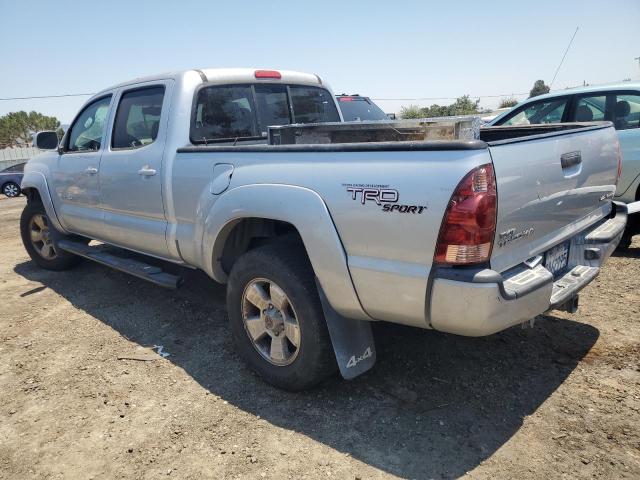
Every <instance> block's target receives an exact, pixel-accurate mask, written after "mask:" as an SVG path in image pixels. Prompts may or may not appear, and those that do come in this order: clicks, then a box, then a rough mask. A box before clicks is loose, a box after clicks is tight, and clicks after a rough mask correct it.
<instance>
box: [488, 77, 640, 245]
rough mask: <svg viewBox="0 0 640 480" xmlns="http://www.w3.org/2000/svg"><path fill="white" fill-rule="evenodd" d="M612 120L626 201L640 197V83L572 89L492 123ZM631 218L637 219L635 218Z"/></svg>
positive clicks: (632, 226)
mask: <svg viewBox="0 0 640 480" xmlns="http://www.w3.org/2000/svg"><path fill="white" fill-rule="evenodd" d="M602 120H609V121H611V122H613V124H614V126H615V128H616V131H617V133H618V140H619V142H620V149H621V151H622V172H621V174H620V181H619V182H618V187H617V189H616V195H615V199H616V200H618V201H621V202H625V203H631V202H635V201H638V200H640V83H638V82H624V83H618V84H612V85H601V86H592V87H581V88H572V89H570V90H560V91H557V92H553V93H549V94H546V95H540V96H537V97H534V98H530V99H528V100H525V101H524V102H522V103H520V104H518V105H517V106H515V107H514V108H513V109H511V110H509V111H507V112H505V113H503V114H502V115H500V116H498V117H497V118H495V119H494V120H493V121H491V122H490V123H489V125H494V126H497V125H504V126H518V125H531V124H537V123H558V122H593V121H602ZM631 218H632V219H633V220H631ZM631 218H630V221H629V224H628V227H627V233H626V235H625V237H624V238H623V239H622V241H621V242H620V244H621V246H623V247H624V246H628V245H629V243H630V242H631V236H632V235H634V234H638V233H640V222H639V221H638V216H637V215H636V216H635V217H631Z"/></svg>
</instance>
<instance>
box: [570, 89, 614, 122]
mask: <svg viewBox="0 0 640 480" xmlns="http://www.w3.org/2000/svg"><path fill="white" fill-rule="evenodd" d="M608 119H609V118H608V115H607V95H606V94H604V95H594V96H592V97H578V98H576V109H575V112H574V113H573V121H575V122H601V121H603V120H608Z"/></svg>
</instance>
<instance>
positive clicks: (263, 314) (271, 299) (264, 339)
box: [241, 278, 300, 366]
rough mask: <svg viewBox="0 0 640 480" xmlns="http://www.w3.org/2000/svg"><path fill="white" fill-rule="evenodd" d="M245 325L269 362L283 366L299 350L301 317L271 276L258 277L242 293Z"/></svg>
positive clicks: (254, 343)
mask: <svg viewBox="0 0 640 480" xmlns="http://www.w3.org/2000/svg"><path fill="white" fill-rule="evenodd" d="M241 308H242V320H243V323H244V329H245V331H246V332H247V335H248V336H249V339H250V340H251V343H252V344H253V347H254V348H255V349H256V350H257V351H258V353H259V354H260V355H261V356H262V357H263V358H264V359H265V360H267V361H268V362H270V363H272V364H274V365H279V366H284V365H289V364H290V363H291V362H293V361H294V360H295V359H296V357H297V355H298V351H299V350H300V325H299V324H298V317H297V316H296V312H295V310H294V308H293V305H292V304H291V301H290V300H289V297H287V295H286V294H285V293H284V291H283V290H282V289H281V288H280V287H279V286H278V285H276V284H275V283H274V282H272V281H271V280H267V279H265V278H257V279H255V280H252V281H251V282H249V283H248V284H247V286H246V287H245V289H244V292H243V293H242V306H241Z"/></svg>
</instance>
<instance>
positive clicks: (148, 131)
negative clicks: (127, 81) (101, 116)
mask: <svg viewBox="0 0 640 480" xmlns="http://www.w3.org/2000/svg"><path fill="white" fill-rule="evenodd" d="M163 99H164V87H162V86H159V87H150V88H141V89H137V90H131V91H129V92H125V93H123V94H122V96H121V97H120V103H119V104H118V110H117V112H116V119H115V122H113V135H112V136H111V148H114V149H116V148H120V149H121V148H140V147H144V146H145V145H149V144H151V143H153V142H154V141H155V139H156V138H157V137H158V129H159V128H160V114H161V113H162V101H163Z"/></svg>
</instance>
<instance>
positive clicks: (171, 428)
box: [0, 198, 640, 480]
mask: <svg viewBox="0 0 640 480" xmlns="http://www.w3.org/2000/svg"><path fill="white" fill-rule="evenodd" d="M23 204H24V199H11V200H10V199H5V198H2V199H1V200H0V247H1V248H0V306H1V307H0V308H1V312H2V313H1V315H0V420H1V423H0V478H1V479H16V478H43V479H44V478H47V479H54V478H82V479H89V478H96V479H98V478H101V479H102V478H104V479H110V478H155V479H157V478H164V477H167V478H193V479H200V478H216V479H218V478H225V479H226V478H243V479H255V478H257V479H260V478H285V479H287V478H290V479H299V478H323V479H326V478H337V479H358V478H359V479H363V480H364V479H369V478H420V479H423V478H425V479H426V478H454V477H460V476H465V475H467V476H468V477H470V478H576V477H579V478H587V477H589V478H590V477H598V478H616V479H617V478H640V428H639V423H640V315H639V310H640V295H639V294H638V291H639V288H640V242H639V241H638V240H640V238H639V237H636V239H637V240H636V243H635V244H634V247H635V248H634V249H632V250H631V252H630V253H627V254H625V255H624V256H617V257H615V258H612V259H611V260H610V261H609V263H608V264H607V266H606V268H605V269H604V271H603V272H602V274H601V275H600V277H599V278H598V279H596V281H595V282H594V283H593V284H592V285H591V286H589V287H588V288H587V289H586V291H585V292H584V294H583V295H582V297H581V308H580V310H579V312H578V313H577V314H574V315H569V314H566V313H559V312H553V313H552V314H551V315H547V316H544V317H540V318H538V320H537V322H536V324H535V327H534V328H533V329H521V328H520V327H517V328H513V329H510V330H508V331H506V332H503V333H501V334H498V335H493V336H491V337H487V338H480V339H468V338H462V337H455V336H450V335H444V334H439V333H436V332H431V331H420V330H415V329H409V328H403V327H398V326H394V325H379V326H377V328H376V329H375V334H376V341H377V345H378V364H377V366H376V367H375V368H374V370H373V371H371V372H369V373H368V374H366V375H364V376H362V377H361V378H358V379H356V380H354V381H352V382H346V381H342V380H340V379H339V378H335V379H332V380H330V381H328V382H327V383H326V384H325V385H323V386H322V387H321V388H318V389H316V390H314V391H311V392H307V393H301V394H289V393H284V392H281V391H278V390H275V389H273V388H271V387H269V386H268V385H266V384H264V383H263V382H262V381H260V380H259V379H258V378H256V377H255V376H254V375H253V374H252V373H251V372H249V371H248V370H247V369H245V367H244V366H243V364H242V363H241V362H240V360H239V359H238V357H237V356H236V355H235V354H234V350H233V345H232V344H231V339H230V333H229V330H228V328H227V319H226V313H225V307H224V288H223V287H221V286H219V285H216V284H214V283H213V282H211V281H209V280H208V279H207V278H206V277H205V276H204V275H202V274H200V273H197V272H187V275H186V284H185V286H184V287H183V288H182V289H181V290H179V291H177V292H172V291H167V290H164V289H161V288H159V287H155V286H153V285H151V284H147V283H144V282H143V281H139V280H137V279H134V278H131V277H128V276H126V275H124V274H120V273H118V272H114V271H111V270H108V269H107V268H104V267H101V266H99V265H95V264H91V263H89V262H86V263H83V264H82V265H81V266H80V267H78V268H77V269H76V270H73V271H68V272H63V273H54V272H47V271H43V270H40V269H38V268H37V267H35V266H34V264H32V263H31V262H30V261H29V260H28V257H27V255H26V253H25V251H24V250H23V248H22V245H21V243H20V238H19V232H18V218H19V215H20V211H21V209H22V206H23ZM154 345H161V346H162V347H163V352H168V353H169V354H170V356H168V357H165V358H162V357H161V356H160V355H158V354H157V353H154V352H153V351H152V350H150V349H144V348H143V347H153V346H154ZM132 358H135V359H137V360H133V359H132Z"/></svg>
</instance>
